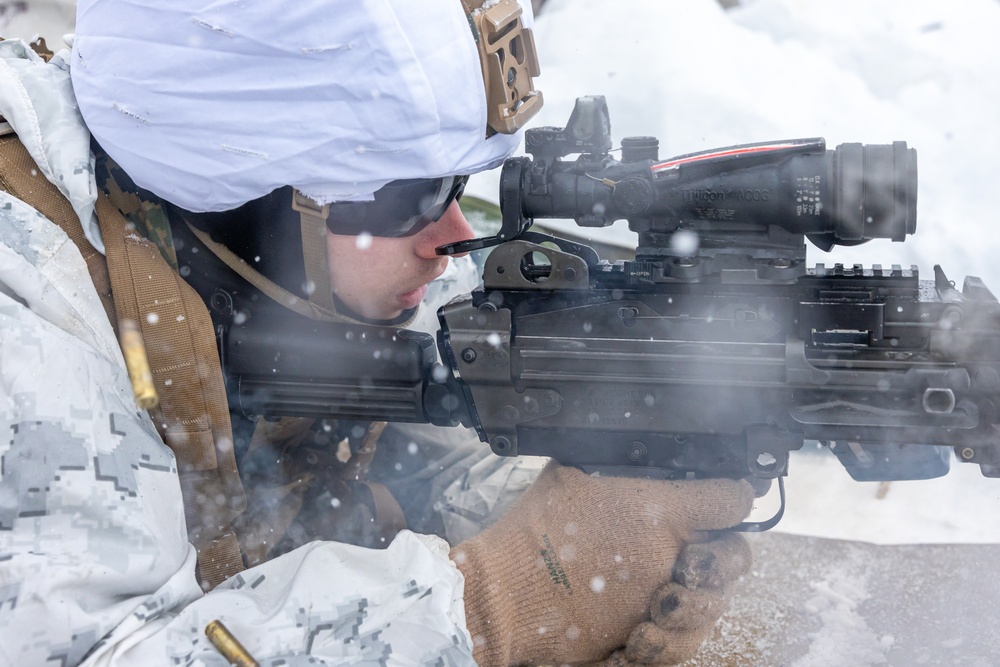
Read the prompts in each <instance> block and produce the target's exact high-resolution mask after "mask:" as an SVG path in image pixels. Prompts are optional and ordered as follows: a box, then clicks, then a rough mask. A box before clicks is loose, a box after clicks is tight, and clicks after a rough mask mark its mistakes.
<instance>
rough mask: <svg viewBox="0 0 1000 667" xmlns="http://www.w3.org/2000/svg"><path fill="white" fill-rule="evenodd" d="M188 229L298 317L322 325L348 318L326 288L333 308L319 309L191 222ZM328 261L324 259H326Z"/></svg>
mask: <svg viewBox="0 0 1000 667" xmlns="http://www.w3.org/2000/svg"><path fill="white" fill-rule="evenodd" d="M186 224H187V226H188V229H190V230H191V233H192V234H194V235H195V236H196V237H198V240H199V241H201V242H202V243H204V244H205V247H206V248H208V249H209V251H210V252H211V253H212V254H213V255H215V256H216V257H218V258H219V260H221V261H222V263H224V264H225V265H226V266H228V267H229V268H231V269H232V270H233V271H235V272H236V273H237V274H238V275H239V276H240V277H241V278H243V279H244V280H245V281H247V282H248V283H250V284H251V285H253V286H254V287H256V288H257V289H259V290H260V291H261V292H263V293H264V294H265V295H266V296H268V297H270V298H271V299H273V300H274V301H276V302H277V303H280V304H281V305H282V306H284V307H285V308H288V309H289V310H291V311H293V312H296V313H298V314H299V315H304V316H305V317H308V318H309V319H312V320H318V321H320V322H331V321H333V322H343V321H345V319H344V318H343V317H340V316H339V315H337V312H336V311H335V310H334V308H333V293H332V292H331V291H330V290H329V288H327V289H326V292H328V293H329V294H330V307H328V308H327V307H324V306H320V305H319V304H318V303H316V302H314V301H306V300H304V299H300V298H299V297H297V296H295V295H294V294H292V293H291V292H289V291H288V290H286V289H284V288H283V287H281V286H279V285H278V284H276V283H274V282H273V281H271V280H268V279H267V278H265V277H264V276H263V275H262V274H261V273H260V272H259V271H257V270H256V269H254V268H253V267H252V266H250V265H249V264H247V263H246V262H245V261H244V260H243V258H241V257H240V256H239V255H237V254H236V253H234V252H233V251H232V250H230V249H229V248H227V247H226V246H224V245H222V244H221V243H216V242H215V241H213V240H212V237H211V236H209V235H208V234H206V233H205V232H203V231H201V230H200V229H198V228H197V227H195V226H194V225H192V224H191V223H190V222H188V223H186ZM323 244H324V245H323V250H324V253H325V252H326V239H325V238H324V240H323ZM324 261H325V260H324ZM327 276H328V277H327V285H329V282H330V280H329V273H328V274H327Z"/></svg>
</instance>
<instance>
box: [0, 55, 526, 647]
mask: <svg viewBox="0 0 1000 667" xmlns="http://www.w3.org/2000/svg"><path fill="white" fill-rule="evenodd" d="M0 114H2V115H3V116H4V117H6V118H7V119H8V120H10V121H11V124H12V125H13V126H14V127H15V129H16V130H17V132H18V135H19V137H20V138H21V139H22V141H23V142H24V143H25V145H26V146H27V147H28V148H29V150H30V151H31V152H32V155H33V157H35V159H36V162H39V165H40V166H41V167H42V171H43V172H44V173H41V174H39V178H43V177H48V178H49V179H50V180H51V181H52V182H53V183H56V184H57V185H59V186H60V188H61V189H62V191H63V192H64V194H67V195H68V197H69V199H70V200H71V201H72V202H73V203H74V208H75V209H76V210H77V212H78V213H81V219H85V220H86V221H88V222H89V220H90V218H89V217H86V218H84V217H83V216H85V215H88V212H89V211H90V210H92V206H93V201H94V184H93V183H94V181H93V169H92V163H91V157H90V154H89V150H87V145H88V144H87V136H86V131H85V129H84V128H82V121H81V120H80V118H79V115H78V113H77V112H76V108H75V105H74V103H73V98H72V92H71V87H70V85H69V77H68V71H67V67H66V65H65V61H64V59H63V57H61V56H60V55H57V56H56V58H54V59H53V60H52V62H51V63H49V64H45V63H44V62H42V61H41V60H40V59H39V58H38V57H37V56H35V55H34V54H33V53H31V52H30V49H27V48H26V47H25V45H24V44H23V43H22V42H18V41H7V42H0ZM67 137H69V138H67ZM80 137H83V140H82V141H81V140H80ZM88 206H89V207H90V208H88ZM428 428H429V427H428ZM0 432H2V433H3V434H5V435H4V437H3V438H2V439H0V471H2V477H0V663H3V664H11V665H26V664H48V663H53V664H65V665H75V664H78V663H81V662H82V663H84V664H95V665H97V664H99V665H112V664H113V665H149V664H177V665H224V664H227V661H226V660H225V659H224V658H223V657H222V656H221V655H220V654H219V653H218V652H217V651H216V649H215V648H214V647H212V646H211V645H210V644H209V643H208V642H207V641H206V639H205V636H204V634H203V630H204V628H205V626H206V624H208V623H209V622H210V621H212V620H215V619H220V620H222V621H223V622H224V623H225V624H226V626H227V627H228V628H229V629H230V630H231V631H232V632H233V633H234V634H235V636H236V637H237V638H238V639H239V640H240V641H241V642H242V644H243V645H244V646H245V647H246V648H247V650H248V651H249V652H250V653H251V654H252V655H253V656H254V657H255V658H256V659H257V661H258V662H259V663H260V664H261V665H294V664H331V665H332V664H337V665H341V664H356V665H367V664H372V665H374V664H393V663H398V662H406V663H407V664H426V665H459V664H470V663H472V648H471V644H470V641H469V637H468V633H467V631H466V629H465V624H464V612H463V603H462V587H463V582H462V577H461V574H460V573H459V572H458V570H457V569H456V568H455V567H454V565H453V564H452V563H451V562H450V561H449V560H448V545H447V544H446V543H445V542H444V541H443V540H441V539H440V538H437V537H431V536H421V535H417V534H415V533H413V532H409V531H404V532H402V533H400V534H399V535H398V536H396V537H395V539H394V540H392V542H391V544H390V545H389V547H388V548H387V549H385V550H370V549H362V548H359V547H353V546H348V545H345V544H340V543H335V542H312V543H310V544H307V545H306V546H303V547H300V548H297V549H294V550H292V551H290V552H289V553H287V554H284V555H282V556H280V557H278V558H274V559H272V560H268V561H266V562H264V563H262V564H261V565H258V566H256V567H254V568H252V569H248V570H246V571H244V572H243V573H242V574H241V575H238V576H236V577H233V578H231V579H229V580H228V581H226V582H225V583H224V584H222V585H220V586H219V587H217V588H215V589H214V590H212V591H211V592H209V593H207V594H205V593H203V592H202V590H201V588H200V587H199V585H198V583H197V581H196V579H195V560H196V558H195V551H194V548H193V547H192V546H191V545H190V544H189V543H188V542H187V536H186V529H185V522H184V516H183V510H182V507H183V504H182V501H181V494H180V485H179V482H178V477H177V470H176V466H175V462H174V457H173V454H172V452H171V451H170V450H169V449H168V448H167V447H166V445H164V444H163V442H162V441H161V440H160V438H159V436H158V435H157V432H156V430H155V429H154V427H153V425H152V423H151V422H150V420H149V418H148V416H147V415H146V413H145V412H142V411H139V410H137V408H136V406H135V403H134V400H133V398H132V392H131V386H130V383H129V380H128V377H127V374H126V371H125V367H124V363H123V360H122V357H121V353H120V351H119V349H118V346H117V342H116V340H115V338H114V334H113V331H112V328H111V326H110V324H109V322H108V320H107V317H106V315H105V312H104V310H103V308H102V305H101V302H100V299H99V298H98V296H97V293H96V291H95V290H94V288H93V286H92V284H91V281H90V278H89V274H88V271H87V268H86V266H85V264H84V261H83V258H82V257H81V255H80V253H79V251H78V250H77V248H76V246H74V244H73V243H72V242H71V241H70V240H69V239H68V237H67V236H66V235H65V234H64V233H63V232H62V231H61V230H60V229H59V228H58V227H56V226H55V225H54V224H52V223H51V222H50V221H48V220H47V219H45V218H44V217H43V216H41V214H39V213H38V212H37V211H35V210H34V209H32V208H30V207H29V206H27V205H26V204H24V203H23V202H21V201H20V200H17V199H16V198H14V197H12V196H10V195H7V194H6V193H4V192H2V191H0ZM440 433H445V431H441V432H440ZM448 433H449V434H450V435H449V437H450V438H454V439H457V440H461V441H464V442H465V443H466V446H467V445H468V442H469V440H468V438H469V434H468V432H465V431H457V430H456V431H454V432H448ZM429 434H430V435H431V436H433V435H434V434H433V433H432V432H431V431H428V430H424V429H423V428H421V427H399V429H398V430H397V432H396V435H395V436H394V437H391V438H389V439H388V440H387V442H392V443H394V444H393V445H391V446H390V448H389V449H390V451H391V450H392V448H395V450H396V451H403V450H405V451H407V453H410V452H411V451H412V450H413V447H412V446H411V443H413V444H415V445H416V443H417V442H418V440H421V441H423V438H425V437H427V436H428V435H429ZM416 447H417V448H418V450H419V448H420V447H421V445H416ZM456 452H457V453H456V454H455V456H454V457H453V458H454V459H455V460H446V461H441V462H433V463H432V462H429V461H428V460H427V459H424V458H423V457H416V456H411V457H410V459H407V457H406V456H402V455H401V456H400V458H399V461H398V462H399V463H400V465H399V467H398V468H397V467H396V466H395V464H385V465H386V466H387V467H388V469H387V470H386V471H385V475H386V476H390V475H395V477H396V478H397V480H398V484H397V486H398V487H399V488H400V489H405V488H410V489H411V490H412V489H418V488H419V493H418V492H416V491H414V492H413V497H414V499H415V500H414V503H417V504H421V507H423V508H425V509H426V508H428V507H429V508H430V510H431V512H430V513H427V512H425V514H424V516H426V517H430V516H431V514H432V513H435V512H436V513H437V516H438V517H439V518H438V519H432V518H427V519H426V523H427V525H431V524H433V523H435V522H437V526H438V527H439V528H440V527H443V529H444V530H443V531H442V532H447V533H448V534H449V536H454V537H453V538H452V539H457V538H461V537H465V536H467V535H468V534H470V533H474V532H475V531H476V530H478V526H479V525H481V523H482V519H483V518H485V517H487V516H488V515H489V514H490V513H491V511H492V510H493V509H494V508H495V506H496V505H497V504H499V505H503V504H504V503H505V502H506V500H505V497H506V494H507V491H505V489H511V488H514V489H516V488H520V487H523V486H525V485H526V484H527V483H529V482H530V479H531V478H532V477H533V472H532V469H533V468H537V466H531V465H528V466H524V467H521V466H519V465H517V464H513V465H511V464H499V463H497V462H496V461H495V460H494V459H492V458H490V457H488V456H487V455H486V454H485V452H486V448H485V446H481V445H480V446H479V448H478V449H476V450H475V451H473V450H472V449H469V448H466V449H458V450H456ZM411 460H412V461H420V463H419V464H418V465H413V464H412V461H411ZM380 465H382V464H380ZM442 472H443V473H445V475H444V477H443V478H442V477H440V475H439V473H442ZM478 479H482V480H484V481H483V482H482V483H479V482H478V481H477V480H478ZM402 495H404V496H405V493H403V494H402ZM422 511H424V510H414V511H413V515H414V516H419V515H420V513H421V512H422Z"/></svg>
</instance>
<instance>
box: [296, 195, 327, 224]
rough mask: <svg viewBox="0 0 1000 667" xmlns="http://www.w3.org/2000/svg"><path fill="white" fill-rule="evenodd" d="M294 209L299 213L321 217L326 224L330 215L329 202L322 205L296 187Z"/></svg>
mask: <svg viewBox="0 0 1000 667" xmlns="http://www.w3.org/2000/svg"><path fill="white" fill-rule="evenodd" d="M292 210H293V211H295V212H296V213H298V214H299V215H309V216H312V217H315V218H319V219H320V220H322V221H323V222H324V224H325V223H326V219H327V217H329V215H330V205H329V204H323V205H322V206H320V205H319V204H317V203H316V202H314V201H313V200H312V199H310V198H309V197H306V196H305V195H304V194H302V193H301V192H299V191H298V190H297V189H294V188H293V189H292Z"/></svg>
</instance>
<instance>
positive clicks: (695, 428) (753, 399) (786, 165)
mask: <svg viewBox="0 0 1000 667" xmlns="http://www.w3.org/2000/svg"><path fill="white" fill-rule="evenodd" d="M609 131H610V123H609V122H608V118H607V108H606V106H605V104H604V100H603V98H600V97H594V98H581V99H580V100H578V103H577V108H576V109H575V110H574V113H573V116H572V117H571V119H570V122H569V124H568V126H567V127H566V128H540V129H538V130H529V132H528V135H527V137H526V144H527V148H528V152H529V153H531V154H532V155H533V157H534V159H531V158H514V159H511V160H508V162H507V163H506V164H505V166H504V170H503V173H502V177H501V206H502V215H503V226H502V229H501V231H500V232H499V233H498V234H497V236H496V237H492V238H488V239H476V240H473V241H469V242H463V243H459V244H454V245H453V246H450V247H446V248H442V249H439V252H442V253H456V252H463V251H467V250H471V249H474V248H479V247H485V246H489V245H496V246H497V247H496V248H495V249H494V250H493V251H492V252H491V254H490V255H489V257H488V259H487V262H486V268H485V271H484V276H483V285H482V286H481V287H480V288H478V289H477V290H475V291H474V292H473V293H472V294H469V295H466V296H464V297H461V298H459V299H457V300H455V301H453V302H452V303H451V304H449V305H447V306H445V307H444V308H442V309H441V311H440V313H439V317H440V320H441V332H440V333H439V338H438V345H437V347H438V349H439V352H440V355H441V359H442V360H443V362H444V366H443V367H442V366H441V365H440V364H437V363H435V350H434V343H433V340H432V339H431V338H430V337H429V336H426V335H423V334H414V333H413V332H399V331H394V330H391V329H386V328H379V327H362V326H360V325H327V324H319V323H305V324H303V323H301V322H300V323H292V322H291V321H290V320H287V318H286V321H285V322H284V323H280V324H279V323H278V322H276V321H272V320H277V319H278V318H271V319H268V320H264V319H262V318H260V317H258V318H254V319H251V320H250V321H248V322H246V323H244V324H242V325H240V326H235V325H233V326H230V327H229V328H228V330H227V331H226V332H225V333H224V337H223V340H222V349H223V366H224V368H225V370H226V373H227V377H228V382H229V386H230V395H231V400H232V401H236V402H238V403H239V405H240V406H241V409H242V410H243V411H244V412H245V413H246V414H248V415H254V416H257V415H263V416H267V417H271V416H285V415H290V416H294V415H299V416H315V417H346V418H353V419H380V420H382V419H384V420H390V421H414V422H430V423H435V424H439V425H454V424H456V423H458V422H461V423H464V424H465V425H467V426H472V427H475V428H476V429H477V431H478V432H479V435H480V437H481V438H482V440H483V441H484V442H488V443H489V445H490V447H492V449H493V451H494V452H496V453H497V454H501V455H519V454H533V455H545V456H552V457H554V458H556V459H558V460H559V461H560V462H562V463H564V464H571V465H576V466H579V467H583V468H590V467H599V468H613V469H619V470H622V471H628V470H633V471H634V470H650V471H658V472H659V474H661V475H665V476H674V477H683V476H688V475H694V476H699V477H720V476H723V477H733V478H738V477H746V476H755V477H760V478H780V476H782V475H784V474H785V473H786V470H787V461H788V453H789V451H791V450H793V449H797V448H799V447H801V446H802V444H803V442H804V441H806V440H817V441H820V442H822V443H825V444H827V445H828V446H829V447H831V448H832V450H833V451H834V452H835V453H836V454H837V456H838V457H839V458H840V460H841V462H842V463H843V464H844V466H845V467H846V468H847V470H848V471H849V472H850V474H851V475H852V476H853V477H854V478H856V479H859V480H893V479H921V478H928V477H934V476H938V475H942V474H944V473H946V472H947V470H948V467H949V461H950V458H951V457H950V450H954V451H955V453H956V454H957V456H958V458H959V459H960V460H962V461H966V462H971V463H977V464H979V465H980V467H981V469H982V472H983V474H985V475H987V476H990V477H996V476H1000V446H998V444H997V429H998V426H1000V415H998V406H1000V303H998V302H997V299H996V298H995V297H994V295H993V294H992V293H991V292H990V291H989V290H988V289H987V288H986V286H985V285H983V283H982V282H981V281H980V280H979V279H978V278H973V277H969V278H966V280H965V283H964V285H963V287H962V290H961V291H959V290H957V289H955V287H954V286H953V285H952V283H951V282H950V281H949V280H948V278H947V277H946V276H945V274H944V272H943V271H942V270H941V269H940V268H939V267H935V269H934V273H935V275H934V279H933V280H920V279H919V276H918V273H917V270H916V268H915V267H914V268H902V267H899V266H879V265H875V266H873V267H867V268H865V267H861V266H860V265H855V266H853V267H845V266H841V265H836V266H833V267H825V266H824V265H822V264H819V265H816V266H815V267H814V268H807V267H806V265H805V242H804V241H805V239H809V240H810V241H812V242H813V243H815V244H816V245H818V246H820V247H821V248H824V249H829V248H831V247H833V246H834V245H837V244H855V243H861V242H864V241H866V240H869V239H871V238H891V239H893V240H897V241H902V240H903V239H904V238H905V236H906V235H907V234H912V233H913V232H914V231H915V215H916V155H915V152H914V151H913V150H912V149H908V148H907V147H906V145H905V143H903V142H896V143H895V144H892V145H887V146H862V145H860V144H845V145H842V146H840V147H838V148H837V149H836V150H832V151H828V150H826V147H825V143H824V142H823V140H822V139H809V140H797V141H789V142H773V143H767V144H755V145H749V146H739V147H732V148H728V149H721V150H718V151H710V152H706V153H699V154H695V155H689V156H682V157H680V158H675V159H673V160H668V161H660V160H658V158H657V156H656V150H657V149H656V140H655V139H651V138H648V137H633V138H629V139H626V140H624V141H623V152H622V158H621V160H620V161H619V160H617V159H614V158H612V157H611V156H610V154H609V149H610V147H611V143H610V138H609ZM568 154H578V155H579V157H578V158H577V159H576V160H564V159H563V158H564V157H565V156H566V155H568ZM538 217H568V218H574V219H576V220H577V222H578V223H579V224H581V225H584V226H602V225H607V224H610V223H611V222H612V221H614V220H615V219H620V218H625V219H627V220H628V221H629V224H630V227H631V228H632V229H633V230H634V231H636V232H638V234H639V239H640V242H639V247H638V249H637V252H636V259H635V260H634V261H626V262H617V263H615V264H609V263H607V262H602V261H600V260H599V258H598V257H597V255H596V253H594V251H593V250H591V249H590V248H589V247H587V246H584V245H581V244H578V243H574V242H571V241H568V240H566V239H561V238H555V237H551V236H546V235H544V234H539V233H536V232H533V231H528V227H529V226H530V224H531V221H532V220H533V219H534V218H538ZM234 404H235V403H234Z"/></svg>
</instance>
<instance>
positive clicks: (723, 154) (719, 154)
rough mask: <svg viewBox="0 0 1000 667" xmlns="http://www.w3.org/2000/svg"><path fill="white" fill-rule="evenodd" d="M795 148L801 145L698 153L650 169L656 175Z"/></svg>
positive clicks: (779, 145) (778, 145) (772, 145)
mask: <svg viewBox="0 0 1000 667" xmlns="http://www.w3.org/2000/svg"><path fill="white" fill-rule="evenodd" d="M795 146H801V144H767V145H765V146H750V147H747V148H734V149H731V150H726V151H714V152H712V153H699V154H698V155H691V156H689V157H683V158H678V159H676V160H669V161H667V162H661V163H660V164H654V165H653V166H652V167H650V170H652V172H653V173H654V174H655V173H658V172H661V171H667V170H669V169H676V168H677V167H679V166H681V165H682V164H689V163H691V162H700V161H701V160H711V159H713V158H717V157H729V156H732V155H746V154H748V153H766V152H768V151H777V150H782V149H785V148H794V147H795Z"/></svg>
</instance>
